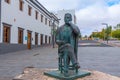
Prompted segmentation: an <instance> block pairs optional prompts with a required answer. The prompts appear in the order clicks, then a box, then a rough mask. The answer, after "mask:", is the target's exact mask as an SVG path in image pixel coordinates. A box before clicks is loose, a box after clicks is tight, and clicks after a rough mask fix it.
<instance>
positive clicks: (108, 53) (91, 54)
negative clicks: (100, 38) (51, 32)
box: [0, 40, 120, 80]
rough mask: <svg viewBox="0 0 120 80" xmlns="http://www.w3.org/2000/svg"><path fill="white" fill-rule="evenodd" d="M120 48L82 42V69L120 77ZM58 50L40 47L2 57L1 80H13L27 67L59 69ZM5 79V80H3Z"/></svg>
mask: <svg viewBox="0 0 120 80" xmlns="http://www.w3.org/2000/svg"><path fill="white" fill-rule="evenodd" d="M119 56H120V48H119V47H111V46H108V45H105V44H101V43H98V42H96V41H88V40H84V41H80V42H79V49H78V59H79V63H80V66H81V69H86V70H97V71H102V72H105V73H108V74H111V75H115V76H119V77H120V60H119ZM57 60H58V55H57V48H54V49H53V48H52V47H51V46H48V47H39V48H36V49H32V50H24V51H19V52H14V53H8V54H1V55H0V80H12V78H13V77H15V76H16V75H19V74H20V73H22V72H23V70H24V68H25V67H35V68H50V69H51V68H57V67H58V63H57ZM2 78H3V79H2Z"/></svg>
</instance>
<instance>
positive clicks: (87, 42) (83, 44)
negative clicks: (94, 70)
mask: <svg viewBox="0 0 120 80" xmlns="http://www.w3.org/2000/svg"><path fill="white" fill-rule="evenodd" d="M79 47H112V46H110V45H107V44H103V43H99V42H98V41H93V40H80V41H79Z"/></svg>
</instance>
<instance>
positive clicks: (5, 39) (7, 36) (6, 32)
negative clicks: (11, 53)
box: [3, 25, 10, 43]
mask: <svg viewBox="0 0 120 80" xmlns="http://www.w3.org/2000/svg"><path fill="white" fill-rule="evenodd" d="M3 42H5V43H10V26H8V25H4V28H3Z"/></svg>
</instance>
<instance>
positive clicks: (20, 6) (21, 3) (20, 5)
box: [19, 0, 23, 11]
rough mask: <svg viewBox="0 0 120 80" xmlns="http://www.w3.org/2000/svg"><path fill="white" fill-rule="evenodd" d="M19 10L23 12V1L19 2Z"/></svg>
mask: <svg viewBox="0 0 120 80" xmlns="http://www.w3.org/2000/svg"><path fill="white" fill-rule="evenodd" d="M19 9H20V10H21V11H23V1H22V0H19Z"/></svg>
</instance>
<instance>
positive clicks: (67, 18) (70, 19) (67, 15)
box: [64, 13, 72, 24]
mask: <svg viewBox="0 0 120 80" xmlns="http://www.w3.org/2000/svg"><path fill="white" fill-rule="evenodd" d="M64 21H65V23H66V24H69V23H70V22H71V21H72V15H71V14H70V13H66V14H65V16H64Z"/></svg>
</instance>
